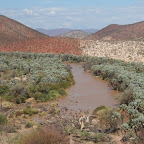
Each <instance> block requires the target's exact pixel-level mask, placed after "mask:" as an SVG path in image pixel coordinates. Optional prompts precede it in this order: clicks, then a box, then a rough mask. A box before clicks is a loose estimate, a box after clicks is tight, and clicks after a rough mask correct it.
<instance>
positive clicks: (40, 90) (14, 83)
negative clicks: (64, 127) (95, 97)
mask: <svg viewBox="0 0 144 144" xmlns="http://www.w3.org/2000/svg"><path fill="white" fill-rule="evenodd" d="M60 59H61V58H60V57H59V56H56V55H54V54H36V53H19V52H14V53H0V63H1V64H0V68H1V74H2V80H1V81H0V94H1V95H3V96H5V99H7V100H10V101H13V102H16V103H17V104H20V103H24V102H25V99H27V98H29V97H34V98H35V99H36V100H37V101H49V100H52V99H55V98H58V97H59V96H63V95H66V91H65V89H67V88H68V87H70V86H71V85H72V84H74V80H73V76H72V74H71V73H70V67H69V66H68V65H66V64H63V63H62V61H61V60H60ZM53 90H54V91H53Z"/></svg>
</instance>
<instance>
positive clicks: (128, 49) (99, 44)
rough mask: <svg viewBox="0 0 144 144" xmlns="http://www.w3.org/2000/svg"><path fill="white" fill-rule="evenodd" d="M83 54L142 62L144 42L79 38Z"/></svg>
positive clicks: (143, 59)
mask: <svg viewBox="0 0 144 144" xmlns="http://www.w3.org/2000/svg"><path fill="white" fill-rule="evenodd" d="M80 48H81V49H82V53H83V55H89V56H98V57H109V58H113V59H120V60H124V61H129V62H143V63H144V42H140V41H115V42H106V41H99V40H97V41H93V40H81V43H80Z"/></svg>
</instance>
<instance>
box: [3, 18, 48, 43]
mask: <svg viewBox="0 0 144 144" xmlns="http://www.w3.org/2000/svg"><path fill="white" fill-rule="evenodd" d="M45 37H47V36H46V35H44V34H42V33H39V32H38V31H36V30H33V29H31V28H29V27H27V26H25V25H23V24H21V23H19V22H17V21H15V20H12V19H10V18H7V17H5V16H2V15H0V44H8V43H12V42H17V41H22V40H27V39H32V38H45Z"/></svg>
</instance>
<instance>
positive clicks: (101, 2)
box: [0, 0, 144, 29]
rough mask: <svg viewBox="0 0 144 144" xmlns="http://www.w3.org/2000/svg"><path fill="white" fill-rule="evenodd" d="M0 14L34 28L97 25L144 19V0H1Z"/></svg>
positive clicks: (127, 22) (96, 26)
mask: <svg viewBox="0 0 144 144" xmlns="http://www.w3.org/2000/svg"><path fill="white" fill-rule="evenodd" d="M0 14H1V15H5V16H8V17H10V18H13V19H15V20H17V21H19V22H21V23H23V24H25V25H27V26H29V27H32V28H47V29H53V28H74V29H82V28H96V29H101V28H103V27H105V26H107V25H109V24H129V23H135V22H138V21H143V20H144V0H0Z"/></svg>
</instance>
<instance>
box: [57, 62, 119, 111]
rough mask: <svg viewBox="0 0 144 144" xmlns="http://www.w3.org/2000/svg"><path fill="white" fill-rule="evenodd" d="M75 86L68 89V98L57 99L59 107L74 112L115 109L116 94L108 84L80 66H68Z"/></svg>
mask: <svg viewBox="0 0 144 144" xmlns="http://www.w3.org/2000/svg"><path fill="white" fill-rule="evenodd" d="M70 65H71V67H72V74H73V76H74V80H75V85H73V86H72V87H71V88H69V89H68V96H66V97H63V98H61V99H59V102H58V103H59V105H60V106H63V107H67V108H68V109H71V110H74V111H89V112H90V113H91V112H92V111H93V110H94V109H95V108H96V107H98V106H101V105H105V106H110V107H112V108H114V107H117V102H116V100H115V99H114V96H115V95H116V94H118V92H117V91H114V90H113V89H112V88H110V87H109V86H108V82H107V81H104V80H101V79H100V78H98V77H95V76H93V75H92V74H91V73H89V72H86V71H84V68H83V67H82V64H80V63H78V64H75V63H74V64H70Z"/></svg>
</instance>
